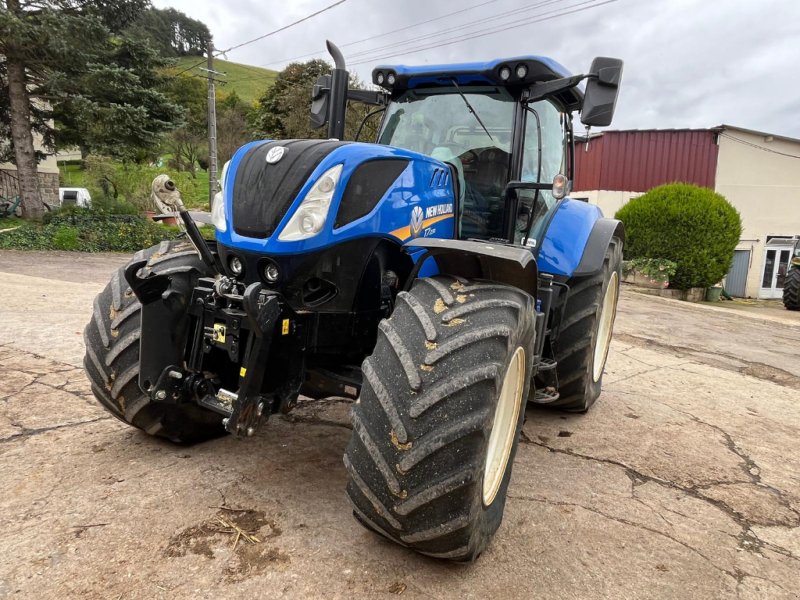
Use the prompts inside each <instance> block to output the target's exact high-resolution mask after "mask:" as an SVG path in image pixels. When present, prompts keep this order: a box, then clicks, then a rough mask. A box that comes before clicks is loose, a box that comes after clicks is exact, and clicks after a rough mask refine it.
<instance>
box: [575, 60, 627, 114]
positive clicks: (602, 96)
mask: <svg viewBox="0 0 800 600" xmlns="http://www.w3.org/2000/svg"><path fill="white" fill-rule="evenodd" d="M621 80H622V61H621V60H620V59H618V58H607V57H605V56H598V57H597V58H595V59H594V60H593V61H592V68H591V69H590V70H589V80H588V81H587V82H586V92H585V94H584V98H583V108H582V109H581V123H583V124H584V125H586V126H587V127H606V126H608V125H611V120H612V119H613V118H614V109H615V108H616V105H617V96H618V95H619V85H620V81H621Z"/></svg>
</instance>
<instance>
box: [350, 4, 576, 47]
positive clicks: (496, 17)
mask: <svg viewBox="0 0 800 600" xmlns="http://www.w3.org/2000/svg"><path fill="white" fill-rule="evenodd" d="M565 1H566V0H544V1H543V2H539V3H537V4H532V5H530V6H523V7H522V8H515V9H513V10H509V11H506V12H503V13H499V14H497V15H493V16H490V17H486V18H483V19H477V20H475V21H470V22H468V23H461V24H460V25H455V26H453V27H450V28H449V29H442V30H441V31H437V32H436V35H437V36H442V35H444V34H447V33H453V32H455V31H461V30H464V29H469V28H470V27H474V26H480V25H483V24H485V23H487V22H489V21H497V20H499V19H505V18H506V17H510V16H512V15H516V14H519V13H524V12H528V11H533V10H536V9H538V8H542V7H544V6H547V5H549V4H559V3H561V2H565ZM556 10H561V9H556ZM542 14H549V13H546V12H545V13H542ZM509 24H510V23H509ZM417 39H418V38H412V39H409V40H406V41H402V42H393V43H391V44H386V45H385V46H378V47H375V48H368V49H366V50H361V51H359V52H355V53H353V54H351V55H350V56H349V57H348V58H354V59H358V58H359V57H362V56H366V55H369V54H374V53H375V52H378V51H381V50H387V49H393V48H394V47H400V46H407V45H409V44H414V43H416V42H417Z"/></svg>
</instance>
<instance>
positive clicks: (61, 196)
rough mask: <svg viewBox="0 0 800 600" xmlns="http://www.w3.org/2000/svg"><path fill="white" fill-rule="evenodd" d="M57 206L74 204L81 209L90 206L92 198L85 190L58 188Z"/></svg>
mask: <svg viewBox="0 0 800 600" xmlns="http://www.w3.org/2000/svg"><path fill="white" fill-rule="evenodd" d="M58 204H59V206H68V205H70V204H74V205H75V206H80V207H83V208H89V207H90V206H91V205H92V197H91V195H90V194H89V190H87V189H86V188H58Z"/></svg>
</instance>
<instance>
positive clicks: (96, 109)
mask: <svg viewBox="0 0 800 600" xmlns="http://www.w3.org/2000/svg"><path fill="white" fill-rule="evenodd" d="M167 64H168V63H167V61H166V60H165V59H164V58H162V57H160V56H159V55H158V54H157V53H156V52H155V51H154V50H153V49H152V48H150V47H149V46H148V45H147V44H146V43H143V42H142V41H135V40H132V39H130V38H124V37H123V38H116V39H113V40H112V41H111V43H110V47H109V48H108V56H107V61H106V62H105V63H104V64H97V63H91V64H89V65H87V70H86V72H85V73H83V74H82V75H80V76H78V77H76V78H75V79H74V81H73V82H72V83H71V84H70V85H69V86H66V85H65V86H64V87H63V88H62V90H63V91H66V90H68V89H70V90H73V91H72V93H70V94H68V95H66V96H65V97H63V98H60V99H58V100H57V101H55V102H54V103H53V116H54V118H55V120H56V124H57V129H56V135H55V141H56V145H57V146H58V147H61V148H64V147H70V146H79V147H80V148H81V151H82V154H83V155H84V156H85V155H87V154H88V153H90V152H91V153H92V154H103V155H106V156H111V157H113V158H117V159H121V160H131V159H134V160H135V159H139V158H142V157H147V158H152V157H153V156H154V155H155V153H156V152H155V151H156V149H157V148H158V147H159V146H160V145H161V134H162V133H164V132H166V131H169V130H171V129H173V128H174V127H175V125H176V124H178V123H180V122H181V119H182V116H183V110H182V109H181V107H180V105H179V104H177V103H173V102H171V101H170V99H169V98H168V97H167V96H166V95H165V94H164V93H162V92H161V91H159V89H160V88H162V87H163V86H164V84H165V81H166V80H167V78H166V77H165V76H163V75H161V73H160V69H161V68H163V67H164V66H166V65H167Z"/></svg>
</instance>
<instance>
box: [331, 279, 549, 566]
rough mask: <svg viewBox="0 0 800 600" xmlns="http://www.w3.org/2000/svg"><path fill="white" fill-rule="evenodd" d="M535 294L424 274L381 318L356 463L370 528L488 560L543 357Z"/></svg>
mask: <svg viewBox="0 0 800 600" xmlns="http://www.w3.org/2000/svg"><path fill="white" fill-rule="evenodd" d="M533 315H534V305H533V299H532V298H531V297H530V296H529V295H528V294H526V293H524V292H522V291H520V290H518V289H515V288H512V287H509V286H506V285H501V284H495V283H489V282H473V281H463V280H457V279H454V278H450V277H435V278H428V279H421V280H418V281H417V282H415V284H414V286H413V287H412V289H411V290H410V291H409V292H408V293H405V292H401V293H400V294H399V295H398V302H397V307H396V309H395V311H394V313H393V314H392V316H391V317H390V318H389V319H387V320H384V321H382V322H381V324H380V334H379V336H378V342H377V345H376V347H375V351H374V353H373V354H372V356H370V357H369V358H367V359H366V360H365V361H364V364H363V367H362V369H363V373H364V383H363V387H362V389H361V395H360V397H359V399H358V401H357V402H356V403H355V405H354V406H353V415H352V417H353V430H354V434H353V437H352V438H351V440H350V443H349V445H348V446H347V451H346V454H345V457H344V463H345V466H346V467H347V470H348V474H349V479H348V484H347V494H348V496H349V498H350V501H351V502H352V505H353V511H354V515H355V517H356V519H357V520H358V521H359V522H361V523H362V524H363V525H364V526H366V527H368V528H369V529H372V530H373V531H375V532H377V533H379V534H380V535H383V536H384V537H386V538H388V539H390V540H392V541H395V542H397V543H399V544H401V545H404V546H408V547H410V548H412V549H414V550H416V551H418V552H421V553H423V554H427V555H430V556H434V557H438V558H446V559H451V560H456V561H469V560H474V559H475V558H477V557H478V556H479V555H480V553H481V552H482V551H483V550H484V549H485V548H486V546H487V545H488V543H489V541H490V540H491V538H492V537H493V535H494V533H495V532H496V531H497V528H498V527H499V526H500V522H501V520H502V517H503V510H504V507H505V501H506V490H507V488H508V482H509V479H510V477H511V467H512V464H513V460H514V455H515V453H516V448H517V443H518V440H519V432H520V429H521V427H522V421H523V416H524V407H525V403H526V400H527V396H528V391H529V385H530V379H531V370H532V365H533V360H534V356H533V338H534V322H533Z"/></svg>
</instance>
